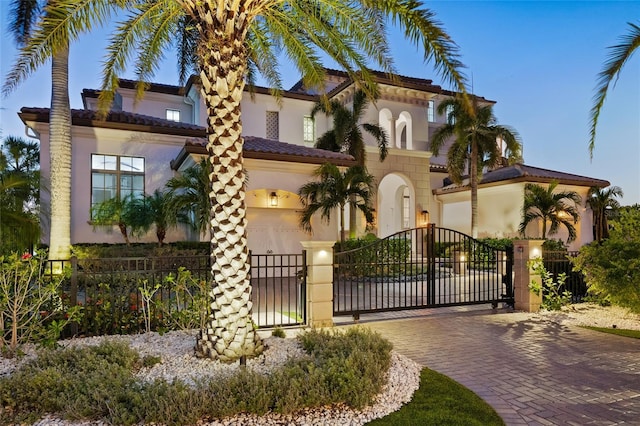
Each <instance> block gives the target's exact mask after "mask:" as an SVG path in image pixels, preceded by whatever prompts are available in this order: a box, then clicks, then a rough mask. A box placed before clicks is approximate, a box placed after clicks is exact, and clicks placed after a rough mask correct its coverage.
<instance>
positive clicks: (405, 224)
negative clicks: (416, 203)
mask: <svg viewBox="0 0 640 426" xmlns="http://www.w3.org/2000/svg"><path fill="white" fill-rule="evenodd" d="M410 216H411V196H410V195H409V188H407V187H406V186H405V187H404V190H403V191H402V229H409V228H411V224H410V223H409V219H410Z"/></svg>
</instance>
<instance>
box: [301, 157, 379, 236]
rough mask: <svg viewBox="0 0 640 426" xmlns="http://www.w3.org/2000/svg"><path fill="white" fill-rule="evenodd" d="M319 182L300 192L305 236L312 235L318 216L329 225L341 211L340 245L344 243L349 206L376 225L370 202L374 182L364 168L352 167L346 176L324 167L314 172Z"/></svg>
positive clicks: (338, 170) (333, 168)
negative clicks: (337, 212)
mask: <svg viewBox="0 0 640 426" xmlns="http://www.w3.org/2000/svg"><path fill="white" fill-rule="evenodd" d="M314 176H316V177H317V178H318V179H319V180H318V181H315V182H309V183H307V184H305V185H303V186H302V187H301V188H300V190H299V191H298V195H299V196H300V202H301V203H302V206H303V207H304V208H303V210H302V212H301V213H300V227H301V228H302V229H304V230H305V231H306V232H309V233H311V232H312V231H313V229H312V226H311V218H312V217H313V215H314V214H315V213H317V212H320V217H321V218H322V219H323V220H325V221H326V222H327V223H328V222H329V221H330V220H331V212H333V211H334V209H336V208H338V209H339V211H340V242H341V243H344V234H345V230H344V208H345V206H346V205H347V204H349V207H350V209H351V211H356V210H360V211H361V212H362V213H363V214H364V217H365V219H366V221H367V224H372V223H373V209H372V208H371V201H372V199H373V192H374V178H373V176H372V175H370V174H369V173H367V169H366V168H364V167H363V166H352V167H349V168H348V169H347V170H345V172H344V173H342V172H340V169H339V168H338V167H337V166H336V165H334V164H331V163H325V164H324V165H322V166H320V167H319V168H318V169H316V170H315V172H314Z"/></svg>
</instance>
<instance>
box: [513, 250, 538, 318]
mask: <svg viewBox="0 0 640 426" xmlns="http://www.w3.org/2000/svg"><path fill="white" fill-rule="evenodd" d="M543 242H544V240H515V241H514V242H513V273H514V277H513V287H514V298H515V309H517V310H521V311H525V312H538V311H539V310H540V305H541V304H542V293H541V292H540V293H539V294H536V293H534V292H532V291H531V290H530V289H529V284H530V283H531V282H532V281H535V282H536V283H538V284H540V283H541V279H542V278H541V277H540V274H536V273H534V272H533V270H532V268H531V266H530V261H531V260H533V259H536V258H538V259H539V258H541V257H542V243H543Z"/></svg>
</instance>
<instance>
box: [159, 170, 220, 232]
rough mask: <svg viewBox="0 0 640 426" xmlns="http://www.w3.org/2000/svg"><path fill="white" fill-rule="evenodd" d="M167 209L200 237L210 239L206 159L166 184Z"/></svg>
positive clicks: (208, 186)
mask: <svg viewBox="0 0 640 426" xmlns="http://www.w3.org/2000/svg"><path fill="white" fill-rule="evenodd" d="M165 186H166V188H167V190H168V191H167V208H168V210H169V211H170V212H171V214H172V215H173V216H174V217H175V218H177V220H178V221H179V222H182V223H186V224H188V225H190V226H191V228H192V229H193V230H194V231H197V232H198V233H199V234H200V235H206V236H207V237H209V216H210V210H211V200H210V199H209V188H210V187H211V183H210V182H209V167H208V165H207V160H205V159H204V158H203V159H202V160H200V162H199V163H198V164H195V165H193V166H191V167H189V168H188V169H185V170H184V171H183V172H182V173H181V174H180V175H178V176H174V177H172V178H171V179H169V180H168V181H167V183H166V184H165Z"/></svg>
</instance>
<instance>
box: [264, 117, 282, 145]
mask: <svg viewBox="0 0 640 426" xmlns="http://www.w3.org/2000/svg"><path fill="white" fill-rule="evenodd" d="M279 122H280V114H278V111H267V129H266V130H267V139H273V140H276V141H277V140H279V139H280V123H279Z"/></svg>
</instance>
